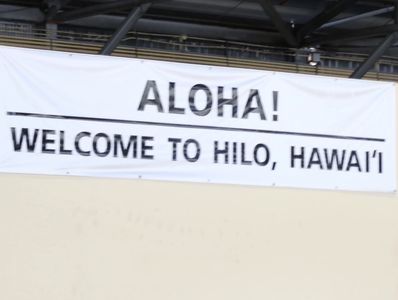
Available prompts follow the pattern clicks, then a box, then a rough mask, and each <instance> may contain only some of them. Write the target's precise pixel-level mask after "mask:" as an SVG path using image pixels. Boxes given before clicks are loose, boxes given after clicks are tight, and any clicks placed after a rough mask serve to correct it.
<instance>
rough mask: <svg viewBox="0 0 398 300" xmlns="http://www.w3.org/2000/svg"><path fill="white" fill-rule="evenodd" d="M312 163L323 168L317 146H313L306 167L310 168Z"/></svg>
mask: <svg viewBox="0 0 398 300" xmlns="http://www.w3.org/2000/svg"><path fill="white" fill-rule="evenodd" d="M313 165H318V166H319V168H320V169H321V170H323V166H322V161H321V156H320V155H319V150H318V148H313V149H312V153H311V156H310V160H309V161H308V166H307V169H311V168H312V166H313Z"/></svg>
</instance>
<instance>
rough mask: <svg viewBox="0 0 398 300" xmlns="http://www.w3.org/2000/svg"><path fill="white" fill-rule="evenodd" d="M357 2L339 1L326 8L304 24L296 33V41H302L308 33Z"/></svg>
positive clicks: (354, 0) (353, 0)
mask: <svg viewBox="0 0 398 300" xmlns="http://www.w3.org/2000/svg"><path fill="white" fill-rule="evenodd" d="M356 1H357V0H339V1H337V2H336V3H335V4H334V5H331V6H330V7H327V8H326V9H325V10H323V11H322V12H321V13H320V14H318V15H317V16H315V17H314V18H313V19H312V20H310V21H309V22H308V23H307V24H304V25H303V26H302V27H301V28H300V29H299V30H298V32H297V39H298V40H299V41H302V40H303V39H304V38H305V37H306V36H307V35H308V34H309V33H311V32H313V31H314V30H316V29H318V28H320V27H321V26H322V25H324V24H326V22H328V21H330V20H331V19H333V18H334V17H335V16H337V15H339V14H340V13H341V12H342V11H344V10H345V9H347V8H348V7H349V6H350V5H352V4H354V3H355V2H356Z"/></svg>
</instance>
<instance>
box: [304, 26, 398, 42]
mask: <svg viewBox="0 0 398 300" xmlns="http://www.w3.org/2000/svg"><path fill="white" fill-rule="evenodd" d="M395 32H398V25H397V24H393V25H384V26H378V27H370V28H364V29H358V30H352V31H348V32H343V31H339V32H337V33H334V34H329V35H325V36H322V37H316V38H312V39H309V40H308V42H307V43H308V44H310V45H322V44H328V43H333V42H346V41H356V40H364V39H370V38H375V37H384V36H387V35H389V34H391V33H395Z"/></svg>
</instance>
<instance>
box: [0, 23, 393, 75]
mask: <svg viewBox="0 0 398 300" xmlns="http://www.w3.org/2000/svg"><path fill="white" fill-rule="evenodd" d="M108 38H109V36H108V35H106V34H103V33H96V32H92V31H91V32H82V31H76V30H69V29H68V28H58V29H57V30H52V29H51V28H40V27H38V26H34V25H31V24H19V23H0V44H2V45H9V46H17V47H29V48H37V49H48V50H57V51H70V52H77V53H90V54H97V53H98V52H99V50H100V49H101V48H102V46H103V45H104V43H105V42H106V41H107V39H108ZM112 55H115V56H125V57H136V58H145V59H158V60H167V61H175V62H187V63H198V64H209V65H218V66H229V67H238V68H239V67H240V68H253V69H263V70H271V71H283V72H294V73H305V74H317V75H328V76H338V77H348V76H349V75H350V74H351V73H352V70H353V69H354V68H355V67H356V66H357V65H358V64H359V63H360V62H361V61H362V60H364V59H365V56H364V55H360V54H353V53H338V54H337V55H336V54H334V55H333V56H332V55H329V54H328V53H322V64H321V66H317V67H311V66H309V65H308V64H306V63H305V62H306V54H305V52H300V51H296V50H294V49H287V48H273V47H265V46H261V45H255V44H246V43H237V42H236V43H233V42H227V41H222V40H208V39H201V38H191V37H185V36H174V35H160V34H147V33H145V34H144V33H139V32H129V33H128V35H127V36H126V37H125V38H124V39H123V41H122V43H121V45H120V46H119V47H117V48H116V49H115V51H114V52H113V54H112ZM365 78H367V79H375V80H388V81H398V59H396V58H394V57H384V58H383V59H382V60H380V61H379V62H378V63H377V65H376V67H375V68H374V70H373V71H371V72H369V73H368V74H367V75H366V76H365Z"/></svg>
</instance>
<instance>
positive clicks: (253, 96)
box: [242, 90, 266, 120]
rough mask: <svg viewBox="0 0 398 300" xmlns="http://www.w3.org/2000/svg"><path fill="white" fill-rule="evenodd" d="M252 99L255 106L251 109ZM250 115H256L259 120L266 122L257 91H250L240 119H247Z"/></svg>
mask: <svg viewBox="0 0 398 300" xmlns="http://www.w3.org/2000/svg"><path fill="white" fill-rule="evenodd" d="M254 99H255V100H256V106H254V107H252V102H253V100H254ZM251 113H258V114H259V115H260V118H261V120H266V117H265V112H264V108H263V104H262V103H261V98H260V94H259V92H258V90H250V95H249V99H247V102H246V106H245V110H244V112H243V116H242V118H243V119H247V118H248V117H249V114H251Z"/></svg>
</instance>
